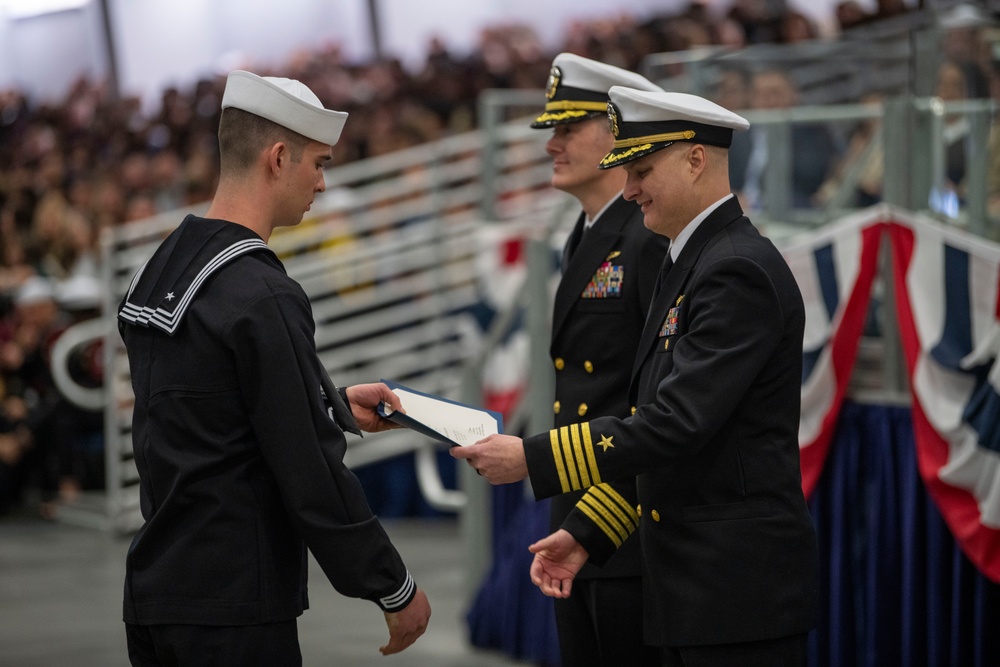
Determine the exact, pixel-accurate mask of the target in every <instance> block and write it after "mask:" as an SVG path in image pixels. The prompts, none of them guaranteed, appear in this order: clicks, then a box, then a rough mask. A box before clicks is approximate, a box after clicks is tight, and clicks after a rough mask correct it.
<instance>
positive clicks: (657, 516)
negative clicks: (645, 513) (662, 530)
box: [649, 510, 660, 523]
mask: <svg viewBox="0 0 1000 667" xmlns="http://www.w3.org/2000/svg"><path fill="white" fill-rule="evenodd" d="M649 516H651V517H653V521H656V522H657V523H658V522H659V521H660V513H659V512H657V511H656V510H653V511H652V512H650V513H649Z"/></svg>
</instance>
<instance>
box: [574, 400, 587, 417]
mask: <svg viewBox="0 0 1000 667" xmlns="http://www.w3.org/2000/svg"><path fill="white" fill-rule="evenodd" d="M576 411H577V413H578V414H579V415H580V416H581V417H582V416H584V415H585V414H587V404H586V403H581V404H580V407H579V408H577V409H576Z"/></svg>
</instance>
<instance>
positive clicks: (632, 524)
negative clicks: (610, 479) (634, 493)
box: [592, 484, 639, 533]
mask: <svg viewBox="0 0 1000 667" xmlns="http://www.w3.org/2000/svg"><path fill="white" fill-rule="evenodd" d="M592 491H593V496H594V498H595V499H598V500H600V501H601V503H602V504H603V505H604V506H605V507H607V508H608V511H610V512H612V513H613V514H614V515H615V516H616V517H618V520H619V521H620V522H621V524H622V525H623V526H624V527H625V528H626V530H628V532H629V533H631V532H632V531H634V530H635V529H636V528H637V527H638V525H639V515H638V514H636V511H635V508H634V507H632V506H631V505H629V504H628V502H627V501H626V500H625V498H623V497H622V495H621V494H620V493H618V492H617V491H615V489H614V487H612V486H611V485H610V484H601V485H599V486H595V487H594V488H593V490H592Z"/></svg>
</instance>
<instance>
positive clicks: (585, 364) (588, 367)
mask: <svg viewBox="0 0 1000 667" xmlns="http://www.w3.org/2000/svg"><path fill="white" fill-rule="evenodd" d="M583 370H585V371H587V372H588V373H593V372H594V364H592V363H590V362H589V361H585V362H583Z"/></svg>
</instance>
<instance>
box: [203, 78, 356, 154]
mask: <svg viewBox="0 0 1000 667" xmlns="http://www.w3.org/2000/svg"><path fill="white" fill-rule="evenodd" d="M227 107H234V108H236V109H242V110H244V111H247V112H249V113H252V114H254V115H256V116H260V117H261V118H266V119H267V120H269V121H271V122H273V123H277V124H278V125H281V126H282V127H286V128H288V129H289V130H292V131H293V132H297V133H299V134H301V135H302V136H304V137H307V138H309V139H312V140H313V141H318V142H320V143H322V144H327V145H329V146H332V145H334V144H335V143H337V141H339V140H340V133H341V131H342V130H343V129H344V123H345V122H347V112H346V111H334V110H332V109H324V108H323V103H322V102H320V101H319V98H318V97H316V94H315V93H313V91H311V90H309V88H308V87H306V85H305V84H303V83H302V82H301V81H296V80H294V79H285V78H281V77H274V76H257V75H256V74H252V73H250V72H245V71H243V70H234V71H232V72H230V73H229V76H228V78H227V79H226V92H225V93H223V95H222V108H223V109H225V108H227Z"/></svg>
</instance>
